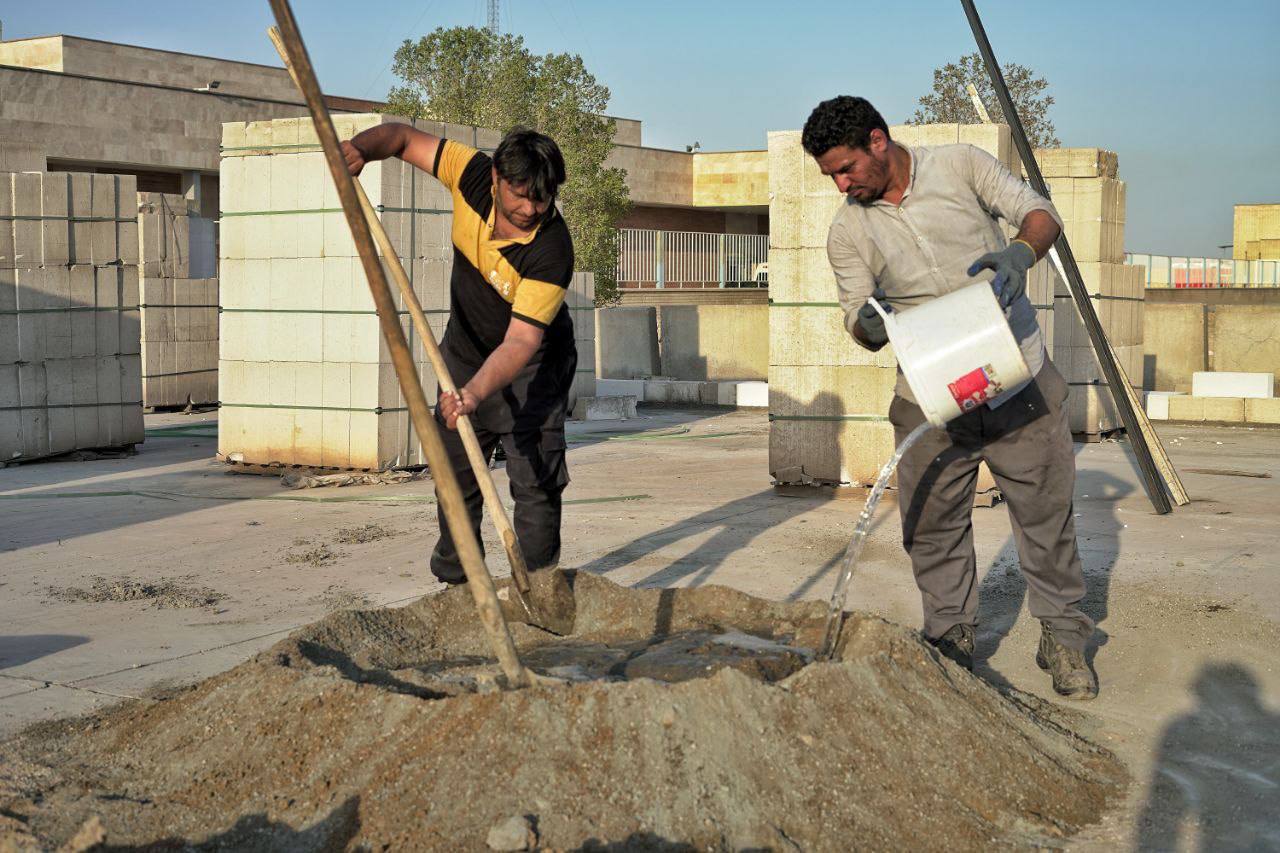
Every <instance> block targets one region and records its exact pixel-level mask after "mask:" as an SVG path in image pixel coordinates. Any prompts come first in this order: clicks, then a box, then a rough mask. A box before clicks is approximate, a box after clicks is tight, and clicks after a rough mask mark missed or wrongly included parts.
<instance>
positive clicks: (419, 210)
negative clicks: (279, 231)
mask: <svg viewBox="0 0 1280 853" xmlns="http://www.w3.org/2000/svg"><path fill="white" fill-rule="evenodd" d="M373 209H374V210H376V211H378V213H450V214H451V213H453V211H451V210H441V209H439V208H435V207H386V206H384V205H381V204H378V205H374V208H373ZM342 212H343V210H342V208H340V207H312V208H305V209H302V210H224V211H222V218H223V219H226V218H227V217H228V216H298V215H301V214H304V213H342ZM121 221H123V222H131V221H132V220H121Z"/></svg>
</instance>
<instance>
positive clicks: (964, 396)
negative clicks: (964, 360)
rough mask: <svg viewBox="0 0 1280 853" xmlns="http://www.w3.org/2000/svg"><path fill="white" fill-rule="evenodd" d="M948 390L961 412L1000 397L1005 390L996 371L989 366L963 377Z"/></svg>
mask: <svg viewBox="0 0 1280 853" xmlns="http://www.w3.org/2000/svg"><path fill="white" fill-rule="evenodd" d="M947 390H949V391H950V392H951V396H952V398H953V399H954V400H955V401H956V405H958V406H959V407H960V411H962V412H968V411H970V410H972V409H975V408H977V407H978V406H981V405H982V404H983V403H985V402H987V401H988V400H990V399H992V398H993V397H997V396H999V395H1000V392H1001V391H1002V390H1004V389H1002V388H1001V387H1000V381H999V380H998V379H996V376H995V370H994V369H993V368H992V367H991V365H989V364H988V365H987V366H986V367H979V368H977V369H976V370H971V371H969V372H968V373H966V374H965V375H964V376H961V377H960V378H959V379H957V380H956V381H955V382H952V383H950V384H949V385H947Z"/></svg>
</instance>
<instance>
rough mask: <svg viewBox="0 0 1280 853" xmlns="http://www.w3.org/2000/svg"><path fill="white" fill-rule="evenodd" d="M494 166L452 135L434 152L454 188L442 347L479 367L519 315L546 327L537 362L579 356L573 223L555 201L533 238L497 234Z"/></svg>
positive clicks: (443, 178) (442, 176) (441, 175)
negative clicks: (572, 303) (570, 297)
mask: <svg viewBox="0 0 1280 853" xmlns="http://www.w3.org/2000/svg"><path fill="white" fill-rule="evenodd" d="M492 164H493V161H492V159H491V158H490V157H489V156H488V155H486V154H483V153H481V152H479V151H477V150H476V149H474V148H471V147H469V146H467V145H462V144H460V143H458V142H454V141H452V140H445V139H442V140H440V146H439V148H438V149H437V151H436V162H435V168H434V169H433V171H434V173H435V176H436V178H437V179H438V180H439V181H440V182H441V183H442V184H444V185H445V186H446V187H448V188H449V190H450V192H452V194H453V273H452V276H451V278H450V282H449V291H450V301H451V306H450V318H449V327H448V330H447V331H446V332H445V336H444V341H443V349H444V350H445V351H446V352H448V353H449V354H450V355H452V356H454V360H456V361H459V362H461V363H462V364H463V365H465V366H467V367H470V368H472V370H471V371H469V372H470V373H474V371H475V370H478V369H479V368H480V365H481V364H483V363H484V360H485V359H486V358H488V357H489V354H490V353H492V352H493V351H494V350H495V349H497V347H498V345H499V344H501V343H502V340H503V338H504V337H505V336H506V334H507V326H508V325H509V324H510V322H511V318H512V317H519V318H520V319H521V320H524V321H525V322H526V323H532V324H533V325H535V326H539V327H541V328H543V329H545V330H546V334H545V336H544V338H543V342H542V346H541V347H540V348H539V350H538V352H537V353H536V354H535V355H534V357H533V359H532V360H531V361H530V366H531V367H534V366H536V365H538V364H540V363H541V362H542V361H544V360H547V359H555V360H562V359H567V358H569V357H570V356H572V357H573V359H572V360H574V361H576V351H575V349H574V343H573V321H572V320H571V319H570V318H569V311H568V309H567V308H566V307H565V305H564V300H565V294H566V292H567V288H568V286H569V282H570V279H571V278H572V276H573V241H572V239H571V238H570V236H569V228H568V226H567V225H566V224H565V221H564V217H562V216H561V215H560V214H559V212H558V211H556V210H555V208H554V207H553V208H552V209H551V211H550V213H549V216H548V218H547V219H546V220H545V221H543V223H542V224H541V225H539V226H538V228H537V229H535V230H534V231H533V233H531V234H529V235H528V236H526V237H521V238H519V239H515V240H495V239H494V238H493V224H494V203H493V194H494V185H493V172H492V168H491V167H492ZM571 369H572V368H571ZM455 378H458V377H455ZM463 381H465V379H461V378H459V384H461V382H463ZM566 391H567V389H566Z"/></svg>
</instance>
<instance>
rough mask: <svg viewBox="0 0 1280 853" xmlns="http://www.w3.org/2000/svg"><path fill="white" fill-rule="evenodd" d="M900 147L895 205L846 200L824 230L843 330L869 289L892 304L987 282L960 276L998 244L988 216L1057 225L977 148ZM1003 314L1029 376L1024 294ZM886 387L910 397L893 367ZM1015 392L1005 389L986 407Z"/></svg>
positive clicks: (1039, 362)
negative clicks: (904, 168) (902, 178)
mask: <svg viewBox="0 0 1280 853" xmlns="http://www.w3.org/2000/svg"><path fill="white" fill-rule="evenodd" d="M900 147H902V148H903V149H905V150H906V152H907V153H908V154H910V155H911V182H910V183H909V184H908V186H907V191H906V193H905V194H904V195H903V197H902V202H901V203H900V204H891V203H889V202H887V201H884V200H883V199H881V200H880V201H876V202H873V203H871V204H869V205H863V204H860V203H859V202H857V201H855V200H854V199H852V198H846V199H845V203H844V204H842V205H841V206H840V209H839V210H838V211H836V216H835V219H834V220H833V221H832V223H831V230H830V232H829V233H828V234H827V257H828V258H829V259H830V261H831V268H832V270H834V271H835V275H836V290H837V293H838V295H839V298H840V305H841V307H842V308H844V324H845V328H847V329H848V330H849V334H851V335H852V334H853V326H854V323H856V322H857V319H858V309H860V308H861V307H862V306H863V305H864V304H866V301H867V297H869V296H870V295H871V292H872V290H874V289H875V288H876V287H879V288H881V289H882V290H884V292H885V297H886V301H888V303H889V304H890V305H892V306H893V307H894V308H910V307H911V306H913V305H920V304H921V303H924V302H928V301H930V300H932V299H937V298H938V297H939V296H945V295H946V294H948V293H951V292H952V291H955V290H959V289H960V288H962V287H966V286H968V285H970V284H973V283H974V282H975V281H990V280H991V278H992V273H990V272H988V271H983V272H982V273H981V274H979V275H978V276H975V277H972V278H970V276H969V274H968V269H969V266H970V265H971V264H972V263H973V262H974V261H976V260H977V259H978V257H979V256H981V255H983V254H985V253H987V252H994V251H999V250H1000V249H1003V248H1004V247H1005V246H1006V245H1008V242H1007V241H1006V240H1005V236H1004V233H1003V231H1002V230H1001V228H1000V225H999V223H998V222H997V219H1004V220H1006V221H1007V222H1009V223H1011V224H1012V225H1014V226H1015V227H1016V226H1020V225H1021V223H1022V220H1023V218H1024V217H1025V216H1026V215H1027V214H1028V213H1030V212H1031V211H1033V210H1043V211H1045V212H1047V213H1048V214H1049V215H1050V216H1052V217H1053V218H1054V220H1055V221H1057V223H1058V225H1059V226H1061V225H1062V218H1061V217H1060V216H1058V212H1057V211H1056V210H1054V209H1053V205H1052V204H1050V202H1049V200H1048V199H1046V198H1044V197H1043V196H1041V195H1038V194H1037V193H1036V192H1035V191H1034V190H1032V189H1031V188H1030V187H1029V186H1027V185H1026V184H1024V183H1023V182H1022V181H1021V180H1019V179H1018V178H1016V177H1014V175H1013V173H1012V172H1010V171H1009V170H1008V169H1006V168H1005V167H1004V165H1002V164H1001V163H1000V161H998V160H996V158H994V157H992V156H991V155H990V154H988V153H986V152H985V151H982V150H981V149H979V148H975V147H974V146H972V145H939V146H936V147H916V148H908V147H907V146H905V145H903V146H900ZM1005 314H1006V316H1007V317H1008V318H1009V328H1010V329H1011V330H1012V331H1013V336H1014V338H1016V339H1017V341H1018V346H1019V347H1020V348H1021V349H1022V356H1023V358H1025V359H1026V361H1027V367H1028V368H1029V369H1030V370H1031V375H1032V376H1035V375H1036V373H1037V372H1039V370H1040V368H1041V367H1042V366H1043V365H1044V362H1045V358H1046V355H1045V349H1044V339H1043V337H1042V336H1041V334H1040V327H1039V326H1038V325H1037V324H1036V312H1035V309H1034V308H1032V307H1031V300H1030V299H1028V298H1027V296H1026V294H1025V293H1024V294H1023V295H1022V296H1020V297H1019V298H1018V299H1017V300H1016V301H1015V302H1014V303H1013V305H1011V306H1010V307H1009V309H1008V310H1007V311H1006V312H1005ZM895 390H896V393H897V394H898V395H899V396H901V397H904V398H906V399H907V400H910V401H911V402H915V398H914V397H913V396H912V394H911V388H910V387H909V386H908V385H907V381H906V377H904V376H903V375H902V372H901V371H899V372H898V384H897V388H896V389H895ZM1019 390H1021V386H1020V387H1019V388H1014V389H1010V391H1009V392H1007V393H1006V394H1005V395H1004V396H1003V398H1002V399H997V400H994V401H992V403H991V405H992V406H993V407H995V406H998V405H999V404H1000V403H1002V402H1003V401H1004V400H1005V399H1008V398H1009V397H1010V396H1012V395H1013V394H1014V393H1016V392H1017V391H1019Z"/></svg>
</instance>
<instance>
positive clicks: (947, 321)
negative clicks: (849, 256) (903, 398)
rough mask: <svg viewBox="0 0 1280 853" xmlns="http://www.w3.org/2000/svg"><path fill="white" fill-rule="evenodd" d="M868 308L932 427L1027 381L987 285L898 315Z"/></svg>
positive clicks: (1019, 352)
mask: <svg viewBox="0 0 1280 853" xmlns="http://www.w3.org/2000/svg"><path fill="white" fill-rule="evenodd" d="M871 305H872V307H874V308H875V310H876V311H877V312H879V314H880V316H881V317H883V318H884V326H885V331H886V332H888V334H889V342H890V343H892V344H893V353H894V355H896V356H897V357H898V366H899V367H901V368H902V372H903V374H904V375H905V376H906V377H907V384H908V385H910V386H911V391H912V393H913V394H915V397H916V404H917V405H919V406H920V408H921V410H923V411H924V415H925V417H926V418H928V419H929V423H931V424H933V425H934V426H936V427H943V426H946V423H947V421H950V420H952V419H953V418H957V417H959V416H960V415H962V414H964V413H966V412H971V411H973V410H974V409H976V408H977V407H979V406H982V405H985V404H986V403H988V402H990V401H991V400H994V399H995V398H997V397H999V396H1000V395H1001V394H1003V393H1005V392H1006V391H1009V390H1010V389H1012V388H1015V387H1017V386H1018V385H1019V384H1021V383H1022V382H1025V381H1026V380H1028V379H1030V378H1031V372H1030V371H1029V370H1028V369H1027V362H1026V360H1024V359H1023V357H1022V350H1020V349H1019V348H1018V342H1017V341H1016V340H1014V338H1013V332H1011V331H1010V330H1009V321H1008V320H1006V319H1005V316H1004V312H1003V311H1002V310H1000V305H999V303H998V302H996V298H995V294H993V293H992V292H991V285H990V284H989V283H987V282H978V283H976V284H971V285H969V286H968V287H965V288H962V289H960V290H957V291H954V292H952V293H948V294H947V295H946V296H942V297H939V298H938V299H934V300H932V301H931V302H926V303H925V304H923V305H917V306H915V307H914V308H907V309H905V310H903V311H885V310H884V308H883V307H881V306H880V304H879V303H878V302H876V300H875V299H872V300H871Z"/></svg>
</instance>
